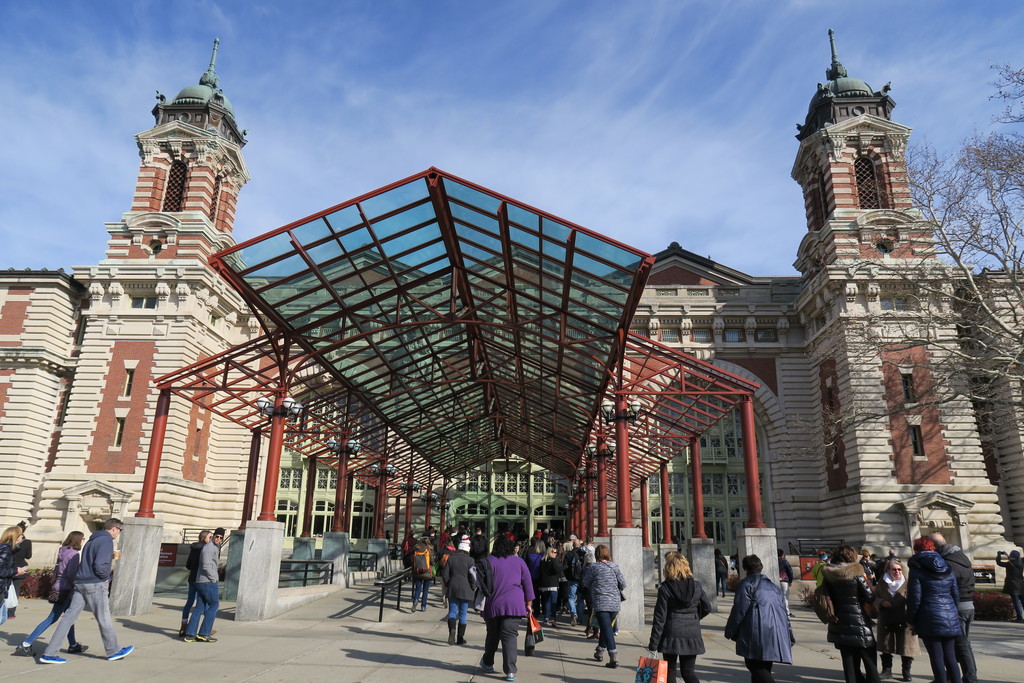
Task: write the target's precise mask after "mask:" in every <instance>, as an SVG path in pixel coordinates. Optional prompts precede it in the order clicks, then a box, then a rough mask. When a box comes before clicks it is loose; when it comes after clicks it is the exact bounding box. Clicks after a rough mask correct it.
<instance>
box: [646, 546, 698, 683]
mask: <svg viewBox="0 0 1024 683" xmlns="http://www.w3.org/2000/svg"><path fill="white" fill-rule="evenodd" d="M710 612H711V601H709V600H708V596H707V595H706V594H705V593H704V588H703V587H702V586H701V585H700V582H699V581H696V580H695V579H694V578H693V571H691V570H690V563H689V562H688V561H687V560H686V558H685V557H683V556H682V555H681V554H679V553H677V552H669V553H665V580H664V581H662V583H661V585H660V586H658V601H657V602H656V603H655V605H654V625H653V626H652V627H651V642H650V644H649V645H648V647H647V649H648V650H650V651H651V652H661V653H662V654H664V655H665V660H666V661H668V683H676V660H677V659H678V660H679V671H680V675H681V676H682V678H683V680H684V681H685V682H686V683H700V680H699V679H698V678H697V674H696V672H695V671H694V667H695V665H696V662H697V655H702V654H704V638H703V637H702V636H701V634H700V620H701V619H703V618H704V617H706V616H707V615H708V614H709V613H710Z"/></svg>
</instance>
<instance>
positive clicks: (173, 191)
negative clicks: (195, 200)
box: [163, 159, 188, 211]
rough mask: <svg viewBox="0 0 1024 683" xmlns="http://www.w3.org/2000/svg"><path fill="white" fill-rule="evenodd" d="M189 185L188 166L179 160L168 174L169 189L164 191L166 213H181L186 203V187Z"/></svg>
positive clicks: (172, 165)
mask: <svg viewBox="0 0 1024 683" xmlns="http://www.w3.org/2000/svg"><path fill="white" fill-rule="evenodd" d="M187 184H188V164H186V163H185V162H184V161H182V160H180V159H179V160H177V161H175V162H174V163H173V164H171V170H169V171H168V172H167V189H166V190H165V191H164V209H163V210H164V211H181V207H182V205H184V203H185V186H186V185H187Z"/></svg>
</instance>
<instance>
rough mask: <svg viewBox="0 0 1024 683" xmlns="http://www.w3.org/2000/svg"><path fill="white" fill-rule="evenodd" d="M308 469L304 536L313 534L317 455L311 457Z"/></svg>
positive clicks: (304, 507) (307, 536) (304, 505)
mask: <svg viewBox="0 0 1024 683" xmlns="http://www.w3.org/2000/svg"><path fill="white" fill-rule="evenodd" d="M307 467H308V469H307V470H306V501H305V503H304V504H303V506H302V534H301V537H302V538H309V537H310V536H312V535H313V533H312V532H313V491H314V490H315V489H316V456H310V457H309V465H308V466H307Z"/></svg>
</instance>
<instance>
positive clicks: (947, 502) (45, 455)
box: [0, 52, 1024, 560]
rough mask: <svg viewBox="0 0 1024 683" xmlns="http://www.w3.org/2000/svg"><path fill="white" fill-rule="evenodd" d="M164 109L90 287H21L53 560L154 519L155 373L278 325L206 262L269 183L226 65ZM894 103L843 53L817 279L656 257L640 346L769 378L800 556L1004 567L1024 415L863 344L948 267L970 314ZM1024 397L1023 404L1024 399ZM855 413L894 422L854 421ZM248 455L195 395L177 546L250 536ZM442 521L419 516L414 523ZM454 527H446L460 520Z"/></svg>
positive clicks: (357, 504)
mask: <svg viewBox="0 0 1024 683" xmlns="http://www.w3.org/2000/svg"><path fill="white" fill-rule="evenodd" d="M214 56H216V52H215V53H214ZM159 99H160V102H159V103H158V104H157V106H156V107H155V108H154V110H153V114H154V116H155V120H156V125H155V126H154V127H153V128H151V129H149V130H147V131H145V132H143V133H140V134H138V135H137V136H136V139H137V141H138V145H139V151H140V157H141V162H140V167H139V175H138V181H137V184H136V189H135V195H134V198H133V201H132V205H131V208H130V210H129V211H128V212H127V213H125V214H124V215H123V216H122V218H121V220H119V221H117V222H113V223H109V224H107V226H106V228H107V232H108V233H109V235H110V237H109V240H108V247H107V252H106V255H105V257H104V258H103V259H102V260H101V261H100V262H99V263H97V264H94V265H89V266H81V267H76V268H75V269H74V272H73V274H71V275H68V274H65V273H63V272H59V271H58V272H53V271H13V270H12V271H7V272H0V460H2V462H4V463H5V465H4V473H5V474H6V476H4V477H0V493H2V494H3V495H0V515H2V517H3V518H4V519H7V520H9V522H10V523H11V524H13V523H16V522H17V521H19V520H21V519H25V520H27V521H28V522H29V524H30V525H31V527H30V536H31V537H32V538H33V540H35V541H37V542H39V544H40V548H41V549H42V548H46V547H49V548H50V549H55V548H56V544H57V543H59V542H60V541H61V540H62V539H63V538H64V536H65V535H66V534H67V533H68V532H69V531H72V530H86V529H88V528H91V526H92V525H93V524H94V523H95V522H96V521H99V520H102V519H104V518H106V517H107V516H110V515H120V516H126V515H132V514H134V512H135V510H136V509H137V506H138V499H139V493H140V491H141V486H142V477H143V472H144V464H145V458H146V453H147V449H148V445H149V438H150V430H149V427H150V425H151V422H152V417H153V414H154V406H155V402H156V391H155V389H154V387H153V384H152V380H153V379H154V378H156V377H159V376H160V375H163V374H165V373H167V372H171V371H173V370H176V369H178V368H181V367H183V366H186V365H188V364H190V363H193V362H196V361H198V360H201V359H204V358H207V357H209V356H210V355H213V354H215V353H217V352H219V351H221V350H224V349H226V348H229V347H231V346H233V345H235V344H238V343H241V342H243V341H245V340H247V339H250V338H252V337H254V336H256V335H259V334H260V333H261V329H260V326H259V322H258V320H257V319H256V317H255V316H253V315H252V314H251V313H250V312H249V311H248V310H247V309H246V307H245V305H244V304H243V302H242V301H241V299H240V298H239V297H238V296H237V295H236V294H235V293H234V292H233V291H232V290H231V289H230V287H228V286H227V285H226V284H225V283H224V281H223V280H221V279H220V278H219V277H218V276H217V275H216V274H215V273H214V272H213V271H212V270H211V269H210V268H209V267H208V265H207V261H206V257H207V256H208V255H209V254H211V253H214V252H216V251H219V250H221V249H224V248H226V247H228V246H230V245H232V244H234V240H233V237H232V228H233V223H234V210H235V206H236V202H237V201H238V199H239V192H240V190H241V189H242V186H243V185H245V183H246V182H247V180H248V178H249V176H248V170H247V168H246V165H245V161H244V157H243V154H242V148H243V147H244V145H245V143H246V140H245V138H244V131H240V130H239V128H238V127H237V124H236V122H235V117H234V111H233V109H232V107H231V104H230V102H229V101H228V100H227V98H226V97H225V96H224V93H223V91H222V90H221V89H220V87H219V79H218V77H217V75H216V73H215V71H214V63H213V61H212V60H211V64H210V68H209V69H208V70H207V71H206V73H204V74H203V76H202V78H201V79H200V82H199V84H198V85H193V86H189V87H187V88H185V89H183V90H182V91H181V92H180V93H179V94H178V95H177V96H176V97H175V98H173V99H168V98H164V97H163V96H160V97H159ZM893 107H894V103H893V102H892V100H891V99H890V98H889V97H888V94H887V89H883V90H882V91H874V90H873V89H872V88H870V87H869V86H868V85H867V84H866V83H864V81H861V80H859V79H856V78H851V77H849V76H848V75H847V73H846V70H845V69H844V68H843V67H842V65H841V64H840V63H839V61H838V59H836V58H835V56H834V54H833V63H832V66H831V67H830V69H829V71H828V82H827V83H825V84H823V85H821V86H819V90H818V91H817V93H816V94H815V95H814V98H813V99H812V101H811V105H810V107H809V111H808V116H807V120H806V121H805V123H804V125H803V126H801V128H800V133H799V135H798V140H799V144H798V146H797V152H796V161H795V164H794V167H793V177H794V179H795V180H796V182H798V183H799V184H800V186H801V188H802V189H803V192H804V199H805V208H806V214H807V226H806V228H807V230H806V233H805V235H804V237H803V239H802V240H801V242H800V243H799V245H795V246H796V260H795V264H794V265H795V267H796V269H797V271H798V274H796V275H793V276H785V277H764V276H751V275H748V274H745V273H741V272H739V271H736V270H733V269H730V268H728V267H726V266H724V265H722V264H718V263H716V262H714V261H712V260H710V259H706V258H703V257H700V256H697V255H696V254H694V253H693V252H690V251H687V250H686V249H684V248H683V247H681V246H680V245H678V244H676V243H673V244H672V245H670V246H669V247H668V248H667V249H665V250H664V251H662V252H661V253H659V254H657V263H656V265H655V267H654V270H653V272H652V275H651V277H650V280H649V283H648V286H647V291H646V294H645V296H644V297H643V299H642V301H641V305H640V307H639V310H638V313H637V316H636V318H635V320H634V322H633V331H634V332H637V333H639V334H642V335H645V336H649V337H651V338H654V339H658V340H659V341H661V342H662V343H664V344H667V345H669V346H673V347H676V348H679V349H681V350H682V351H685V352H686V353H690V354H692V355H694V356H696V357H697V358H700V359H702V360H706V361H711V362H714V363H715V364H716V365H719V366H721V367H722V368H724V369H726V370H728V371H730V372H732V373H735V374H737V375H740V376H742V377H744V378H748V379H752V380H754V381H756V382H757V383H758V384H760V386H761V388H760V389H759V391H758V392H757V394H756V396H755V406H756V421H757V436H758V444H757V445H758V454H759V461H760V465H761V481H760V482H759V485H760V486H761V488H762V491H763V501H764V506H765V511H764V513H765V519H766V521H767V522H768V524H769V526H773V527H775V528H776V529H777V533H778V539H779V541H780V545H783V546H785V545H786V544H787V543H795V542H796V541H797V540H798V539H807V538H843V539H846V540H847V541H848V542H852V543H855V544H857V545H867V546H868V547H871V548H873V549H875V550H876V551H879V552H883V553H884V551H885V550H886V549H888V548H889V547H893V548H896V549H897V551H898V552H900V551H902V552H903V553H904V554H905V553H906V550H907V547H908V545H909V543H910V541H911V539H912V537H914V536H916V535H918V534H920V533H924V532H927V531H930V530H942V531H944V532H945V533H946V535H947V537H949V538H952V539H954V540H957V541H958V542H959V543H961V545H964V546H965V547H966V548H968V550H969V551H970V552H971V553H972V554H973V555H974V556H975V557H976V558H978V559H981V560H986V559H988V560H990V559H991V558H992V557H993V556H994V554H995V551H996V550H997V549H1002V548H1004V547H1005V545H1006V543H1007V541H1010V542H1019V541H1024V509H1022V506H1024V503H1022V502H1021V501H1020V500H1019V496H1018V495H1016V494H1015V493H1014V492H1016V491H1019V490H1020V486H1021V482H1022V480H1024V472H1022V471H1021V468H1020V467H1019V465H1020V463H1021V462H1022V452H1021V451H1022V438H1021V431H1020V428H1019V425H1020V424H1021V422H1020V420H1019V419H1018V420H1016V421H1015V422H1012V421H1011V422H1010V423H1006V422H1005V421H1003V422H1000V424H998V425H994V426H993V425H989V426H988V427H987V432H986V433H982V432H984V431H985V429H982V430H981V431H979V420H978V415H977V412H976V410H975V407H974V406H972V405H970V404H969V403H966V402H961V403H959V404H958V403H951V404H944V405H941V406H928V405H921V406H916V405H909V406H908V402H909V403H914V398H915V395H914V392H915V387H925V386H927V384H928V382H929V381H930V377H929V369H928V368H929V363H931V362H932V361H933V360H934V359H932V358H930V357H929V356H928V353H929V352H928V351H926V350H924V349H921V348H902V349H901V348H895V347H887V346H886V345H885V344H884V343H880V344H877V345H876V347H875V348H876V349H877V350H875V351H873V350H872V349H871V348H870V347H869V345H867V344H866V342H865V338H866V337H865V330H871V331H872V334H873V335H874V337H873V338H874V339H875V340H876V341H877V340H878V339H879V337H880V338H881V339H883V340H884V339H885V337H886V335H890V336H892V338H893V339H894V340H895V339H897V337H898V335H897V334H896V333H897V331H898V330H899V328H900V326H901V325H903V324H906V323H907V321H912V320H913V318H914V316H915V315H917V314H918V313H919V312H920V309H912V307H909V306H907V305H906V301H907V299H908V294H907V288H908V286H909V285H908V278H907V277H906V276H905V275H901V274H900V273H901V269H904V270H906V271H907V272H910V271H911V270H913V269H916V270H914V272H920V270H921V268H922V267H924V268H925V269H926V272H927V273H928V277H929V278H930V281H931V282H932V283H933V284H934V287H933V288H932V290H931V291H933V292H935V293H936V294H935V295H934V296H929V297H927V298H926V299H918V300H917V301H918V303H917V304H916V305H917V306H921V305H925V306H928V307H935V308H937V309H941V308H942V307H943V306H948V301H944V300H943V297H942V296H941V292H942V291H943V287H944V286H946V285H948V282H949V281H950V280H951V279H952V278H953V277H954V275H953V273H952V272H951V271H950V270H949V269H948V267H946V266H944V265H943V263H942V262H941V261H940V260H939V259H938V258H937V257H936V256H935V255H934V252H933V251H930V250H929V249H927V248H921V245H927V244H928V242H929V235H930V232H929V230H930V229H929V226H928V225H927V224H926V223H924V222H923V221H922V220H921V219H920V216H919V214H918V212H916V211H915V210H914V208H913V206H911V202H910V195H909V191H908V187H907V181H906V166H905V160H904V156H903V152H904V150H905V148H906V145H907V141H908V138H909V135H910V129H909V128H907V127H905V126H903V125H900V124H899V123H896V122H895V121H892V120H891V113H892V110H893ZM800 227H802V226H794V231H793V234H798V233H797V230H798V229H799V228H800ZM921 301H924V303H923V304H922V303H920V302H921ZM1002 390H1003V391H1006V392H1017V393H1018V394H1019V392H1020V383H1019V382H1017V383H1016V384H1014V383H1012V382H1010V383H1008V385H1007V386H1006V387H1005V388H1003V389H1002ZM857 414H864V415H874V416H876V417H873V418H871V419H864V420H857V419H852V420H851V419H846V418H849V417H850V416H851V415H853V416H854V417H856V415H857ZM877 416H882V417H877ZM1018 417H1019V416H1018ZM982 427H983V428H984V427H985V425H982ZM249 439H250V435H249V434H248V433H245V432H244V431H243V430H241V429H239V428H237V427H235V426H233V425H232V424H230V423H227V422H225V421H223V420H221V419H219V418H217V417H216V416H214V415H212V414H211V413H208V412H206V411H203V410H202V409H201V408H200V407H199V406H197V405H193V404H186V403H184V402H180V401H179V400H178V399H175V401H174V402H173V404H172V408H171V411H170V420H169V426H168V430H167V439H166V444H165V448H164V459H163V466H162V468H161V476H160V481H159V490H158V500H157V505H158V515H159V516H160V518H161V519H163V520H164V522H165V527H164V529H165V531H164V533H165V536H166V537H167V538H165V540H167V541H176V540H180V533H181V531H182V530H183V529H189V528H197V527H203V526H211V525H224V526H228V527H232V526H237V525H238V524H239V522H240V521H241V520H240V515H241V507H242V496H243V491H244V488H245V477H246V469H245V468H246V461H247V457H248V451H249ZM289 457H290V456H289V455H288V454H286V455H285V461H284V462H283V463H282V472H281V482H280V487H279V490H278V500H277V501H276V504H277V510H278V514H279V519H280V520H281V521H283V522H285V524H286V532H291V533H296V532H297V530H298V529H299V528H301V525H300V519H301V515H302V501H303V500H304V497H305V491H304V487H305V486H306V485H307V477H306V476H304V473H303V467H304V465H305V463H304V461H303V460H301V459H300V458H298V456H294V455H293V456H291V460H289ZM687 458H688V454H687V453H685V452H681V453H680V454H679V456H678V457H677V458H676V459H675V460H673V461H672V462H671V463H670V479H669V490H668V491H667V492H665V491H662V490H661V487H660V481H659V479H658V477H654V478H652V481H651V482H650V486H649V495H650V505H649V509H650V511H651V517H650V520H649V524H650V532H651V533H650V538H651V539H652V540H653V541H654V542H657V541H658V540H660V539H661V537H662V530H663V529H664V524H666V523H667V524H670V525H671V532H670V535H671V536H673V537H674V538H676V539H678V540H683V539H684V538H685V537H688V536H690V535H692V533H693V529H692V516H693V513H692V502H691V501H692V496H691V491H692V488H691V482H690V480H689V476H690V475H689V467H688V464H687V463H688V461H687ZM702 460H703V464H704V467H703V481H702V482H701V484H702V487H703V491H704V495H705V510H704V512H705V518H706V529H707V531H708V533H709V535H711V536H712V537H714V538H716V540H718V541H720V543H721V545H722V546H724V547H725V548H726V549H727V550H728V551H729V552H732V550H734V549H735V538H736V532H737V531H738V529H739V528H740V527H741V526H742V524H743V521H744V520H745V519H746V518H747V511H746V508H745V504H746V497H745V495H744V492H745V487H746V485H747V482H746V481H745V478H744V475H743V466H742V447H741V443H740V429H739V424H738V419H734V417H733V416H729V417H727V418H726V419H724V420H722V422H720V423H719V424H717V425H716V426H715V427H714V428H713V429H712V430H711V431H709V432H708V433H707V434H705V435H704V437H703V438H702ZM312 481H313V482H314V483H313V485H314V486H315V489H316V490H315V495H314V513H313V514H314V524H313V532H314V535H315V534H317V533H319V532H320V531H323V530H328V529H330V524H331V519H332V517H333V515H334V510H333V505H334V500H335V494H334V488H335V487H336V486H337V484H338V482H337V480H336V479H335V478H334V472H333V471H331V470H328V469H326V468H324V469H322V470H321V471H320V472H319V473H318V476H317V477H314V478H313V479H312ZM567 483H568V482H565V481H564V480H561V479H559V478H557V477H554V476H553V475H551V474H550V473H547V472H544V471H538V470H537V469H536V468H535V467H532V466H530V465H528V464H526V463H519V464H517V463H515V462H514V461H512V462H511V463H501V464H499V463H492V465H491V466H490V467H488V468H486V469H484V470H481V471H478V472H473V473H470V474H469V475H468V476H465V477H461V478H459V479H458V480H457V481H454V482H451V486H450V489H449V490H448V491H447V492H446V497H447V501H448V502H450V503H451V506H450V508H449V509H448V510H447V512H446V520H447V521H448V522H452V523H454V522H466V523H468V524H470V525H477V524H480V525H484V526H486V527H487V529H488V530H489V531H496V530H498V529H501V528H517V527H518V528H522V529H523V530H524V531H530V530H532V529H533V528H535V527H536V526H550V527H556V528H557V527H562V526H564V525H565V524H566V518H565V515H566V512H565V508H566V506H567V504H568V498H569V495H568V486H567ZM261 488H262V486H261V485H257V487H256V490H261ZM666 494H667V495H670V496H671V497H672V500H671V504H670V509H671V515H672V518H671V519H670V520H667V521H666V520H662V519H661V517H660V514H661V504H660V501H661V496H662V495H666ZM639 495H640V494H639V492H636V493H635V494H634V500H633V501H632V503H633V505H634V507H635V510H634V518H635V519H639V510H640V502H639ZM375 498H376V496H375V493H374V491H373V490H372V489H366V488H364V487H363V486H362V485H361V484H359V485H357V486H356V487H355V491H354V495H353V496H352V497H350V504H352V505H353V514H352V519H353V525H352V533H353V536H354V537H355V538H357V539H358V538H363V537H366V536H368V535H369V534H370V532H371V530H372V526H371V522H370V520H371V519H372V514H373V509H374V506H376V505H387V506H388V507H387V510H388V514H387V517H386V521H385V528H386V529H388V530H391V529H392V528H395V529H399V528H400V527H399V525H394V526H393V521H394V519H395V518H394V517H393V514H394V505H395V503H396V501H395V500H394V499H391V500H388V499H386V498H382V500H380V501H377V500H376V499H375ZM257 507H258V505H257ZM427 514H428V512H427V510H426V508H425V507H424V506H423V504H420V503H418V504H417V507H416V509H415V513H414V524H415V525H416V526H417V527H420V526H422V525H423V524H425V523H426V522H427ZM430 514H431V515H432V516H431V517H430V521H431V523H433V524H437V523H438V522H439V517H440V511H433V510H432V511H431V512H430ZM403 517H404V513H403ZM403 521H404V520H403ZM399 533H402V532H401V530H399ZM40 555H41V556H43V553H42V552H41V553H40Z"/></svg>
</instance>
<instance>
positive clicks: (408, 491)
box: [402, 469, 412, 541]
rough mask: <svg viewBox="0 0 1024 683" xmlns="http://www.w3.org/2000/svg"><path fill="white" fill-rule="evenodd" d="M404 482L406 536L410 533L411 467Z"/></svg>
mask: <svg viewBox="0 0 1024 683" xmlns="http://www.w3.org/2000/svg"><path fill="white" fill-rule="evenodd" d="M405 482H406V484H407V486H406V489H405V537H406V538H408V536H409V535H410V534H411V533H412V469H410V470H409V478H408V479H406V480H405ZM402 540H403V541H404V540H405V538H403V539H402Z"/></svg>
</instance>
